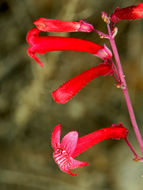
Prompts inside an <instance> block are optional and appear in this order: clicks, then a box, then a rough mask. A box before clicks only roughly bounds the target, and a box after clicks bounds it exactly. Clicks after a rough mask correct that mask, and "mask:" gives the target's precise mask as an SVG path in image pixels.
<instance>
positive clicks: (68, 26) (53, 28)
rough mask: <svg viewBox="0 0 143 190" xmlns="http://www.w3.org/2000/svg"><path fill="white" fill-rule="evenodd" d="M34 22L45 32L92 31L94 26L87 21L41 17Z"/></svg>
mask: <svg viewBox="0 0 143 190" xmlns="http://www.w3.org/2000/svg"><path fill="white" fill-rule="evenodd" d="M33 24H35V25H36V27H37V28H38V29H39V30H40V31H44V32H91V31H92V30H93V26H92V25H91V24H89V23H87V22H85V21H79V22H73V21H62V20H55V19H46V18H39V19H38V20H36V21H34V22H33Z"/></svg>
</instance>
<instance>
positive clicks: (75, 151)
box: [52, 124, 128, 175]
mask: <svg viewBox="0 0 143 190" xmlns="http://www.w3.org/2000/svg"><path fill="white" fill-rule="evenodd" d="M60 135H61V126H60V124H58V125H57V126H56V127H55V128H54V130H53V133H52V147H53V149H54V153H53V157H54V159H55V162H56V163H57V164H58V166H59V168H60V170H61V171H63V172H65V173H68V174H70V175H76V174H73V173H72V172H71V171H70V169H74V168H77V167H82V166H87V165H88V163H87V162H81V161H78V160H75V159H74V158H75V157H76V156H77V155H79V154H81V153H82V152H84V151H85V150H87V149H88V148H90V147H91V146H93V145H95V144H97V143H99V142H101V141H104V140H106V139H110V138H112V139H118V140H119V139H122V138H123V139H124V138H126V137H127V135H128V130H127V129H126V128H125V127H124V126H123V125H122V124H118V125H115V124H114V125H111V126H110V127H107V128H104V129H100V130H97V131H95V132H93V133H90V134H88V135H85V136H83V137H80V138H78V132H77V131H71V132H69V133H67V134H66V135H65V136H64V137H63V139H62V141H61V142H60Z"/></svg>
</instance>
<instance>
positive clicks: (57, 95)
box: [52, 63, 114, 104]
mask: <svg viewBox="0 0 143 190" xmlns="http://www.w3.org/2000/svg"><path fill="white" fill-rule="evenodd" d="M113 72H114V71H113V69H112V66H111V65H110V64H107V63H106V64H104V63H100V65H98V66H96V67H93V68H91V69H88V70H86V71H85V72H83V73H81V74H80V75H78V76H76V77H74V78H72V79H71V80H69V81H67V82H65V83H64V84H63V85H61V86H60V87H59V88H58V89H56V90H55V91H54V92H53V93H52V96H53V98H54V100H55V101H56V102H58V103H61V104H65V103H66V102H67V101H69V100H70V99H71V98H72V97H73V96H74V95H75V94H76V93H78V92H79V91H80V90H81V89H82V88H83V87H84V86H85V85H86V84H87V83H89V82H90V81H91V80H93V79H95V78H96V77H99V76H102V75H104V76H105V75H106V76H107V75H112V74H113Z"/></svg>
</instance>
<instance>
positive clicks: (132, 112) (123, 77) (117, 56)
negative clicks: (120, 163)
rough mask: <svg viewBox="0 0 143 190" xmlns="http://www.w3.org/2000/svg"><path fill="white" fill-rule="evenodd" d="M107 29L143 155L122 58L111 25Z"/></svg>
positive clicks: (142, 141) (142, 143)
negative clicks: (121, 61)
mask: <svg viewBox="0 0 143 190" xmlns="http://www.w3.org/2000/svg"><path fill="white" fill-rule="evenodd" d="M107 28H108V33H109V41H110V44H111V47H112V50H113V54H114V57H115V61H116V65H117V68H118V73H119V76H120V80H121V89H122V92H123V94H124V97H125V101H126V104H127V108H128V112H129V116H130V119H131V123H132V126H133V129H134V132H135V135H136V138H137V141H138V143H139V146H140V150H141V153H142V155H143V140H142V137H141V134H140V131H139V128H138V125H137V122H136V118H135V114H134V111H133V107H132V103H131V100H130V96H129V93H128V89H127V84H126V80H125V75H124V73H123V69H122V65H121V63H120V58H119V54H118V50H117V46H116V43H115V40H114V37H113V36H112V32H111V29H110V25H109V24H107Z"/></svg>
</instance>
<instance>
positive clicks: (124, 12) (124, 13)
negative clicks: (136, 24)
mask: <svg viewBox="0 0 143 190" xmlns="http://www.w3.org/2000/svg"><path fill="white" fill-rule="evenodd" d="M140 18H143V3H139V4H138V5H132V6H129V7H125V8H122V9H120V8H116V9H115V11H114V12H113V13H112V15H111V20H112V22H114V23H116V22H119V21H120V20H136V19H140Z"/></svg>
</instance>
